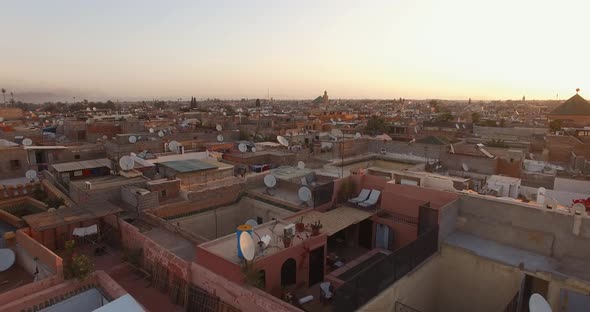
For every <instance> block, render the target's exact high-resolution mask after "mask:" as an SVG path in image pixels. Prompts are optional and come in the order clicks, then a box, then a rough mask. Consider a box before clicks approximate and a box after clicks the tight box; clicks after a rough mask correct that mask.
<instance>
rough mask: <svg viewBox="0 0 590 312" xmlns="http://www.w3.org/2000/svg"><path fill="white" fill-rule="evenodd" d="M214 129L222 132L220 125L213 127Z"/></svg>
mask: <svg viewBox="0 0 590 312" xmlns="http://www.w3.org/2000/svg"><path fill="white" fill-rule="evenodd" d="M215 129H216V130H217V131H221V130H223V127H222V126H221V125H220V124H217V125H216V126H215Z"/></svg>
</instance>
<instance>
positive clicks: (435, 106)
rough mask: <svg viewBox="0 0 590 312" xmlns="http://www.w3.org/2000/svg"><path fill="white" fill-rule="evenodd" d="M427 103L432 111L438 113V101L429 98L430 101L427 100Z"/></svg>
mask: <svg viewBox="0 0 590 312" xmlns="http://www.w3.org/2000/svg"><path fill="white" fill-rule="evenodd" d="M428 104H429V105H430V107H431V108H432V111H433V112H435V113H438V101H437V100H430V102H428Z"/></svg>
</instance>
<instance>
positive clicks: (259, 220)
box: [256, 217, 264, 224]
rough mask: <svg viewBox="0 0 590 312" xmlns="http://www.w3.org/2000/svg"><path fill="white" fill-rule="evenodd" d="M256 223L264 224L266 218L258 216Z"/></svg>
mask: <svg viewBox="0 0 590 312" xmlns="http://www.w3.org/2000/svg"><path fill="white" fill-rule="evenodd" d="M256 223H258V224H262V223H264V220H263V219H262V218H261V217H256Z"/></svg>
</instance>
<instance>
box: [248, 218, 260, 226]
mask: <svg viewBox="0 0 590 312" xmlns="http://www.w3.org/2000/svg"><path fill="white" fill-rule="evenodd" d="M245 224H246V225H249V226H251V227H255V226H257V225H258V222H256V220H254V219H250V220H248V221H246V223H245Z"/></svg>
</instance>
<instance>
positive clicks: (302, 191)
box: [297, 186, 311, 202]
mask: <svg viewBox="0 0 590 312" xmlns="http://www.w3.org/2000/svg"><path fill="white" fill-rule="evenodd" d="M297 195H298V196H299V199H301V201H304V202H307V201H309V200H310V199H311V190H310V189H309V188H308V187H306V186H302V187H301V188H299V191H298V192H297Z"/></svg>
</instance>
